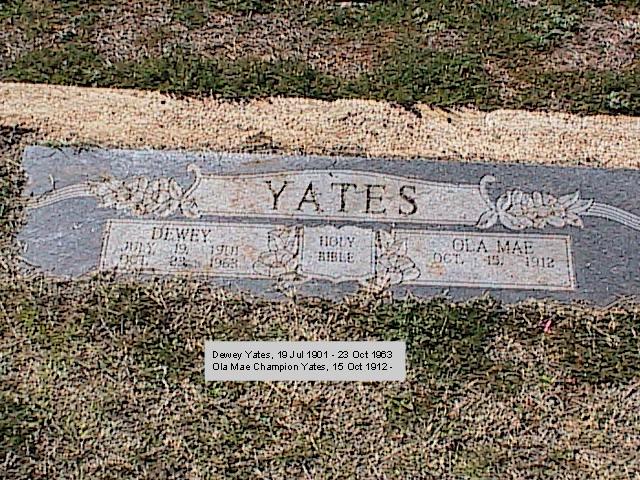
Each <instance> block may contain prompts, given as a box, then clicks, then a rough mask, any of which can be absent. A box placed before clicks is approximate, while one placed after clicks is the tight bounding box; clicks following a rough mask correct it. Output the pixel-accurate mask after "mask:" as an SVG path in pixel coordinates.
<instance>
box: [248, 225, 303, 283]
mask: <svg viewBox="0 0 640 480" xmlns="http://www.w3.org/2000/svg"><path fill="white" fill-rule="evenodd" d="M299 238H300V236H299V227H289V228H279V229H275V230H271V231H270V232H269V236H268V240H267V245H268V248H269V250H268V251H267V252H263V253H262V254H260V257H258V260H256V261H255V263H254V264H253V269H254V271H256V272H257V273H260V274H262V275H267V276H269V277H273V276H282V275H286V274H295V272H296V271H297V269H298V253H299V249H300V242H299Z"/></svg>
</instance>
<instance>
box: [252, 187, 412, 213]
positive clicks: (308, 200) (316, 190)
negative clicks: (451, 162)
mask: <svg viewBox="0 0 640 480" xmlns="http://www.w3.org/2000/svg"><path fill="white" fill-rule="evenodd" d="M264 183H265V185H266V186H267V188H268V189H269V192H270V193H271V196H272V198H271V202H270V204H271V206H272V210H274V211H276V212H280V211H285V212H286V211H291V210H295V211H305V210H307V209H311V210H313V211H316V212H325V211H330V212H339V213H361V214H374V215H384V214H385V213H387V208H388V207H390V206H391V205H393V206H394V207H396V208H397V212H395V213H397V214H398V215H405V216H410V215H415V214H416V213H417V211H418V204H417V203H416V186H415V185H406V184H400V185H387V184H379V183H378V184H370V183H366V184H362V183H360V184H358V183H349V182H331V183H329V184H328V186H329V189H328V190H324V191H323V189H326V187H327V184H326V183H325V182H316V186H315V187H314V184H313V182H308V183H307V182H304V183H302V184H301V185H298V184H296V182H294V181H288V180H283V181H281V182H279V184H278V182H277V181H276V180H272V179H268V180H264ZM276 184H278V185H276ZM394 189H395V190H394ZM283 194H284V195H283ZM281 198H282V201H281ZM321 199H322V203H321ZM325 202H330V204H327V203H325Z"/></svg>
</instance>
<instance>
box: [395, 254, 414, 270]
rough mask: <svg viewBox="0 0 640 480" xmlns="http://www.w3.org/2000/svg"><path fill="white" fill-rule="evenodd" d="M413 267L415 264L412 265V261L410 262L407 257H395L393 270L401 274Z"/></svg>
mask: <svg viewBox="0 0 640 480" xmlns="http://www.w3.org/2000/svg"><path fill="white" fill-rule="evenodd" d="M415 266H416V264H415V263H413V260H411V259H410V258H409V257H407V256H405V255H401V256H398V257H396V259H395V262H394V265H393V267H394V269H395V270H399V271H401V272H404V271H405V270H409V269H411V268H413V267H415Z"/></svg>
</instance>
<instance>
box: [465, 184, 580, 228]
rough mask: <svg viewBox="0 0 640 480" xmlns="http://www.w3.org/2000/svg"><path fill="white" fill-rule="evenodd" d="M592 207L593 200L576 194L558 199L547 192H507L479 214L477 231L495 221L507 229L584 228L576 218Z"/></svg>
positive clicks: (578, 193)
mask: <svg viewBox="0 0 640 480" xmlns="http://www.w3.org/2000/svg"><path fill="white" fill-rule="evenodd" d="M592 205H593V200H582V199H580V192H579V191H577V192H574V193H571V194H568V195H563V196H561V197H559V198H557V197H555V196H554V195H551V194H550V193H541V192H533V193H527V192H523V191H522V190H511V191H508V192H506V193H504V194H502V195H501V196H500V197H499V198H498V200H497V201H496V204H495V206H493V205H491V206H490V209H489V210H487V211H486V212H484V213H483V214H482V216H481V217H480V219H479V220H478V223H477V227H478V228H489V227H491V226H493V225H495V223H496V222H498V220H499V221H500V223H502V225H504V226H505V227H507V228H509V229H511V230H524V229H526V228H545V227H546V226H547V225H551V226H553V227H558V228H561V227H564V226H567V225H571V226H574V227H580V228H582V227H583V226H584V224H583V222H582V218H580V215H582V214H584V213H586V212H587V210H589V208H591V206H592Z"/></svg>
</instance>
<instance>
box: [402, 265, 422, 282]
mask: <svg viewBox="0 0 640 480" xmlns="http://www.w3.org/2000/svg"><path fill="white" fill-rule="evenodd" d="M418 277H420V270H418V269H417V268H416V267H412V268H410V269H408V270H406V271H404V272H402V281H403V282H407V281H410V280H416V279H417V278H418Z"/></svg>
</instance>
